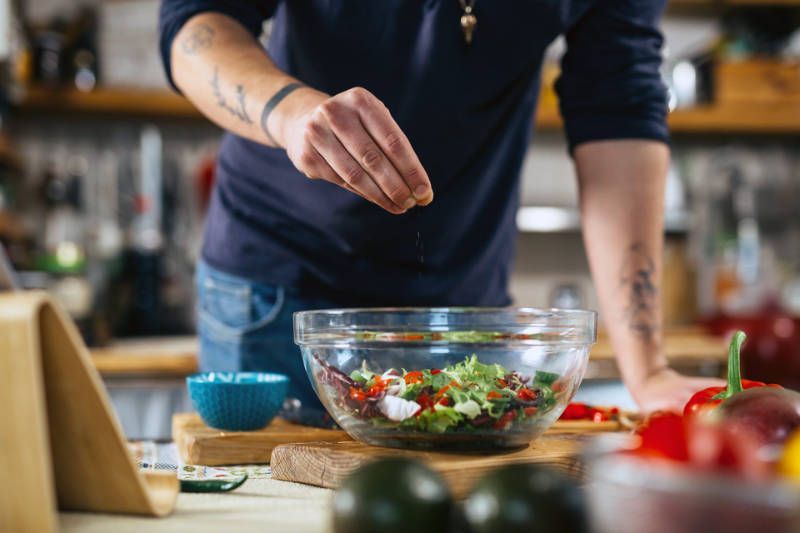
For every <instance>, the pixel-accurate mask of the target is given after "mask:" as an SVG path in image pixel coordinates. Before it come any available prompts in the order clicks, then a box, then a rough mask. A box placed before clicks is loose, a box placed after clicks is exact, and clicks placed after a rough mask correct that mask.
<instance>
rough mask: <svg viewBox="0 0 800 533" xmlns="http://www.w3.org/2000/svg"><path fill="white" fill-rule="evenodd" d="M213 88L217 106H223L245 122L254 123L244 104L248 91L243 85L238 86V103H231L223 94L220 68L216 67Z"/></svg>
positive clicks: (212, 79)
mask: <svg viewBox="0 0 800 533" xmlns="http://www.w3.org/2000/svg"><path fill="white" fill-rule="evenodd" d="M211 88H212V90H213V91H214V96H215V97H216V98H217V106H219V107H221V108H222V109H224V110H225V111H227V112H228V113H230V114H231V115H233V116H234V117H236V118H238V119H239V120H241V121H242V122H244V123H245V124H252V123H253V119H251V118H250V115H248V114H247V108H246V107H245V105H244V103H245V97H246V96H247V93H246V91H245V89H244V86H243V85H237V86H236V103H235V104H230V103H229V102H228V100H227V99H226V98H225V95H223V94H222V90H221V89H220V87H219V69H218V68H217V67H214V77H213V78H211Z"/></svg>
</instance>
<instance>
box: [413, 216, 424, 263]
mask: <svg viewBox="0 0 800 533" xmlns="http://www.w3.org/2000/svg"><path fill="white" fill-rule="evenodd" d="M419 216H420V211H419V210H416V213H415V214H414V218H415V219H416V220H415V221H416V225H417V242H416V247H417V264H418V266H419V268H418V269H417V279H419V278H421V277H422V268H423V266H424V265H425V244H424V243H423V242H422V234H421V233H420V231H419Z"/></svg>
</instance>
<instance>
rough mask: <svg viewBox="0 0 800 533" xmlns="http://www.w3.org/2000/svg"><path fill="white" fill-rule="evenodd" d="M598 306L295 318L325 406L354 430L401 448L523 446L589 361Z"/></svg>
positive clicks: (560, 405)
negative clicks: (585, 308)
mask: <svg viewBox="0 0 800 533" xmlns="http://www.w3.org/2000/svg"><path fill="white" fill-rule="evenodd" d="M596 323H597V314H596V313H594V312H593V311H581V310H557V309H553V310H542V309H532V308H519V309H513V308H503V309H499V308H441V309H436V308H432V309H422V308H414V309H403V308H397V309H336V310H325V311H303V312H300V313H295V315H294V338H295V342H296V343H297V344H298V346H299V347H300V350H301V352H302V356H303V363H304V365H305V368H306V372H307V373H308V376H309V379H310V380H311V383H312V385H313V387H314V390H315V391H316V393H317V395H318V396H319V398H320V400H321V401H322V403H323V405H324V406H325V408H326V409H327V410H328V412H329V413H330V415H331V416H332V417H333V418H334V420H336V422H337V423H338V424H339V425H340V426H341V427H342V428H343V429H344V430H345V431H347V433H348V434H350V436H352V437H353V438H354V439H356V440H359V441H361V442H365V443H368V444H375V445H380V446H390V447H397V448H416V449H438V450H447V449H450V450H487V449H503V448H515V447H521V446H526V445H528V443H530V442H531V441H532V440H533V439H535V438H536V437H538V436H539V435H541V434H542V433H543V432H544V431H545V430H546V429H547V428H548V427H550V425H552V424H553V422H555V421H556V420H557V419H558V417H559V416H560V415H561V412H562V411H563V410H564V408H565V407H566V405H567V404H568V403H569V401H570V399H571V398H572V396H573V395H574V394H575V391H576V390H577V388H578V386H579V385H580V382H581V379H583V375H584V372H585V370H586V363H587V360H588V357H589V348H590V346H591V345H592V344H593V343H594V341H595V338H596V331H595V330H596Z"/></svg>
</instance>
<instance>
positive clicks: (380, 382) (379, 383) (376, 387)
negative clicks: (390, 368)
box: [367, 376, 389, 396]
mask: <svg viewBox="0 0 800 533" xmlns="http://www.w3.org/2000/svg"><path fill="white" fill-rule="evenodd" d="M374 381H375V382H374V383H373V384H372V386H371V387H370V388H369V389H367V396H378V395H379V394H380V393H382V392H383V391H385V390H386V385H387V384H388V382H389V380H384V379H383V378H382V377H380V376H375V378H374Z"/></svg>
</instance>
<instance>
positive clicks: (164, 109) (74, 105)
mask: <svg viewBox="0 0 800 533" xmlns="http://www.w3.org/2000/svg"><path fill="white" fill-rule="evenodd" d="M18 110H19V111H20V112H37V111H47V112H64V113H87V114H112V115H138V116H152V117H166V118H181V117H183V118H202V115H200V113H199V112H198V111H197V109H195V107H194V105H192V103H191V102H189V100H187V99H186V98H184V97H182V96H180V95H178V94H175V93H173V92H170V91H167V90H165V89H134V88H130V89H118V88H99V89H95V90H94V91H91V92H81V91H77V90H67V89H46V88H42V87H32V88H29V89H27V90H26V93H25V96H24V98H23V99H22V101H21V102H19V105H18Z"/></svg>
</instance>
